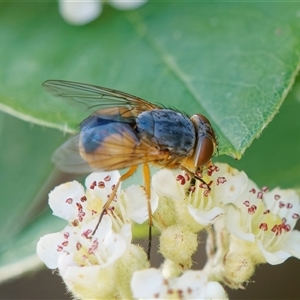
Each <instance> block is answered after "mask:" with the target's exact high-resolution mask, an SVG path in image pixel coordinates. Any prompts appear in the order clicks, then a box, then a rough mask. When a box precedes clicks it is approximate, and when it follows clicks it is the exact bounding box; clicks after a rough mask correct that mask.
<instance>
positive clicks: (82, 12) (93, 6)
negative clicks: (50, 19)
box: [59, 0, 147, 25]
mask: <svg viewBox="0 0 300 300" xmlns="http://www.w3.org/2000/svg"><path fill="white" fill-rule="evenodd" d="M105 2H108V3H109V4H110V5H111V6H112V7H114V8H116V9H120V10H129V9H135V8H138V7H140V6H142V5H143V4H144V3H145V2H147V0H108V1H102V0H93V1H90V0H77V1H70V0H60V1H59V11H60V14H61V15H62V17H63V18H64V20H65V21H66V22H68V23H69V24H72V25H84V24H87V23H90V22H92V21H93V20H95V19H96V18H97V17H99V16H100V14H101V13H102V9H103V8H102V6H103V3H105Z"/></svg>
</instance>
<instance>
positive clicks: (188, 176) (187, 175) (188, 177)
mask: <svg viewBox="0 0 300 300" xmlns="http://www.w3.org/2000/svg"><path fill="white" fill-rule="evenodd" d="M184 178H185V180H186V181H188V180H191V176H190V175H189V174H188V173H185V174H184Z"/></svg>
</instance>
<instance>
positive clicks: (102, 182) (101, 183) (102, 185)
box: [98, 181, 105, 189]
mask: <svg viewBox="0 0 300 300" xmlns="http://www.w3.org/2000/svg"><path fill="white" fill-rule="evenodd" d="M98 188H99V189H104V188H105V182H104V181H99V182H98Z"/></svg>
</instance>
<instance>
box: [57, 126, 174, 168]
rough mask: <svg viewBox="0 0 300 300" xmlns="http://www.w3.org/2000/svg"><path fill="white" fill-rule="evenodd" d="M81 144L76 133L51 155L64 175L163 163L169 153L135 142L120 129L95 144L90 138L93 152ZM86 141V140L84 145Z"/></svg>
mask: <svg viewBox="0 0 300 300" xmlns="http://www.w3.org/2000/svg"><path fill="white" fill-rule="evenodd" d="M81 134H82V133H81ZM88 138H89V136H88ZM82 141H83V137H82V136H81V135H80V134H78V135H76V136H74V137H72V138H71V139H69V140H67V141H66V142H65V143H64V144H63V145H62V146H60V147H59V148H58V149H57V150H56V151H55V152H54V154H53V156H52V162H54V163H55V165H56V167H57V168H58V169H60V170H61V171H63V172H66V173H91V172H92V171H93V170H99V171H110V170H118V169H123V168H127V167H130V166H134V165H139V164H141V163H144V162H155V161H159V160H164V159H166V157H168V156H169V153H167V152H166V151H160V150H159V149H157V147H156V146H155V145H154V144H152V143H151V142H150V141H149V140H147V139H143V138H142V139H136V138H135V137H133V136H132V134H131V133H130V132H129V131H126V130H125V131H124V130H123V129H122V130H120V131H119V132H118V131H117V129H116V130H115V133H114V134H113V135H108V136H104V137H103V138H100V139H99V140H97V141H95V139H91V143H92V148H93V150H92V151H88V150H86V149H85V147H84V146H83V142H82ZM86 141H87V139H86V138H85V143H87V142H86ZM88 146H90V145H88Z"/></svg>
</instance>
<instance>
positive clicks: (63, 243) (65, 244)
mask: <svg viewBox="0 0 300 300" xmlns="http://www.w3.org/2000/svg"><path fill="white" fill-rule="evenodd" d="M61 244H62V245H63V246H64V247H66V246H68V244H69V242H68V241H64V242H62V243H61Z"/></svg>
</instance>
